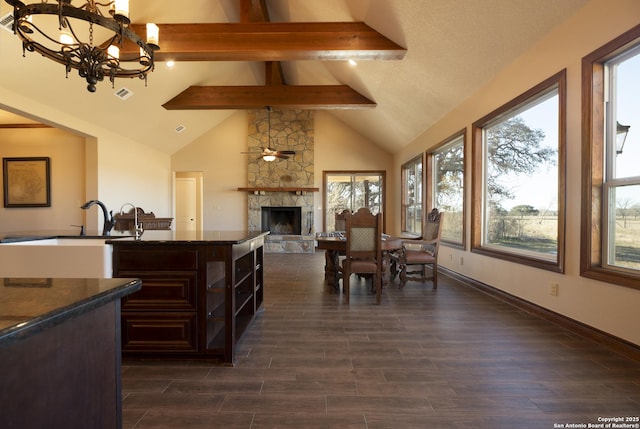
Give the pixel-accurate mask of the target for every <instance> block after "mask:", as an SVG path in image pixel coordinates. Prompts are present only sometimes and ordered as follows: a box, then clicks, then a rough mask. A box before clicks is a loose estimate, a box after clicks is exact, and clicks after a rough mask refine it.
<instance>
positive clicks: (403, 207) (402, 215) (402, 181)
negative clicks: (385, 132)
mask: <svg viewBox="0 0 640 429" xmlns="http://www.w3.org/2000/svg"><path fill="white" fill-rule="evenodd" d="M418 162H421V163H422V177H420V180H421V181H422V187H421V189H422V195H421V196H420V198H421V201H420V202H421V204H422V213H423V214H424V188H425V180H424V171H425V168H424V167H425V166H424V157H423V156H422V154H420V155H418V156H415V157H413V158H411V159H410V160H409V161H407V162H405V163H404V164H402V167H400V189H401V191H400V192H401V195H400V227H401V231H402V233H403V234H415V232H414V231H407V212H406V207H407V205H406V204H405V201H406V199H405V196H406V192H407V190H406V188H405V177H404V172H405V171H406V170H407V168H408V167H409V166H412V165H415V164H417V163H418ZM420 235H422V231H420Z"/></svg>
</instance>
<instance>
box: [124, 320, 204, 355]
mask: <svg viewBox="0 0 640 429" xmlns="http://www.w3.org/2000/svg"><path fill="white" fill-rule="evenodd" d="M197 334H198V330H197V321H196V314H195V313H170V312H165V313H159V312H158V313H151V312H146V313H138V312H126V313H125V312H123V313H122V351H123V352H194V351H196V350H197V348H198V335H197Z"/></svg>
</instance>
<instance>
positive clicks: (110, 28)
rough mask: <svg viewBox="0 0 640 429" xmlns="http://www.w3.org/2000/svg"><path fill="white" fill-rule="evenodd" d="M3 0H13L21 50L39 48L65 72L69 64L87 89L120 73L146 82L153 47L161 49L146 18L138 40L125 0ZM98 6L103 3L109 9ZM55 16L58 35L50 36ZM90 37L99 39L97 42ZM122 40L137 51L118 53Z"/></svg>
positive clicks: (156, 29)
mask: <svg viewBox="0 0 640 429" xmlns="http://www.w3.org/2000/svg"><path fill="white" fill-rule="evenodd" d="M5 2H7V3H8V4H10V5H11V6H13V19H14V21H13V31H14V33H15V34H16V35H17V36H18V37H19V38H20V40H21V41H22V51H23V56H25V54H26V51H29V52H39V53H40V54H42V55H43V56H44V57H46V58H49V59H50V60H53V61H55V62H57V63H60V64H62V65H64V66H65V70H66V76H67V77H69V72H70V71H71V69H76V70H78V74H79V75H80V77H83V78H85V79H86V81H87V84H88V85H87V90H88V91H89V92H95V91H96V83H98V82H100V81H102V80H104V78H105V77H108V78H109V80H110V81H111V85H112V87H113V86H114V81H115V78H122V77H128V78H133V77H139V78H140V79H144V81H145V85H146V82H147V75H148V74H149V73H150V72H151V71H153V68H154V60H153V53H154V51H156V50H158V49H160V47H159V46H158V26H157V25H155V24H147V40H146V42H145V41H143V40H142V39H141V38H140V37H139V36H138V35H137V34H136V33H135V32H134V31H133V30H131V28H129V24H130V23H131V21H130V19H129V1H128V0H113V1H109V0H105V3H99V2H97V1H95V0H86V1H85V3H84V4H83V5H82V6H72V5H71V0H52V2H51V3H49V2H48V1H47V0H41V1H40V2H39V3H31V4H25V3H23V2H22V1H20V0H5ZM101 8H108V15H105V13H103V11H102V10H101ZM55 18H57V31H58V32H59V35H58V36H51V35H49V34H47V32H46V31H49V32H52V31H55V28H54V27H55V26H54V25H53V23H52V22H51V21H54V20H55ZM74 26H75V28H74ZM94 30H95V34H94ZM85 32H86V34H85ZM94 39H96V40H98V39H99V40H104V41H101V42H97V43H96V42H94ZM126 40H130V41H131V42H133V43H135V44H136V45H138V47H139V48H140V54H139V55H137V54H135V55H132V56H128V57H127V58H120V48H121V47H122V44H123V42H125V41H126Z"/></svg>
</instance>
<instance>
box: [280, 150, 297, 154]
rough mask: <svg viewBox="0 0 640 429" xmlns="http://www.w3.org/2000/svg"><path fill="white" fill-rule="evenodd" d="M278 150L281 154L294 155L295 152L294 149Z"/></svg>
mask: <svg viewBox="0 0 640 429" xmlns="http://www.w3.org/2000/svg"><path fill="white" fill-rule="evenodd" d="M278 152H279V153H281V154H283V155H295V154H296V151H295V150H279V151H278Z"/></svg>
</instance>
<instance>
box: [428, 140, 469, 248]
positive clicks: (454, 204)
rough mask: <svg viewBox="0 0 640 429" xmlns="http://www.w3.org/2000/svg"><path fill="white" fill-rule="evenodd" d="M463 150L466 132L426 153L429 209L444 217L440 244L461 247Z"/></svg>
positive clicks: (462, 240) (462, 244)
mask: <svg viewBox="0 0 640 429" xmlns="http://www.w3.org/2000/svg"><path fill="white" fill-rule="evenodd" d="M464 148H465V130H462V131H460V132H458V133H457V134H455V135H454V136H452V137H450V138H448V139H447V140H445V141H444V142H443V143H442V144H440V145H438V146H437V147H436V148H435V149H434V150H433V151H431V152H429V153H427V160H428V162H427V168H428V170H427V171H428V180H427V183H428V187H429V189H430V192H429V194H430V195H431V196H432V197H431V198H430V207H429V208H428V211H430V210H431V209H432V208H437V209H438V210H440V211H441V212H444V213H445V215H444V216H443V218H442V232H441V240H442V241H443V242H446V243H450V244H454V245H458V246H461V247H464V170H465V169H464V166H465V162H464Z"/></svg>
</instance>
